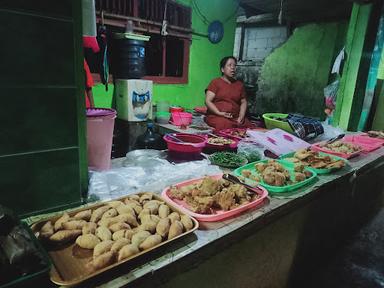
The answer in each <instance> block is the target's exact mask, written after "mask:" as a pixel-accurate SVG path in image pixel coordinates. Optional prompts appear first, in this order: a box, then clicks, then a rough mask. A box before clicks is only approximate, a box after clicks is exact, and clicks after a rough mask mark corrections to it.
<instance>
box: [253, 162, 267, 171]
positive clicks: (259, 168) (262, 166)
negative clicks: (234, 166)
mask: <svg viewBox="0 0 384 288" xmlns="http://www.w3.org/2000/svg"><path fill="white" fill-rule="evenodd" d="M266 167H267V165H266V164H264V163H257V164H255V169H256V171H258V172H260V173H262V172H263V171H264V169H265V168H266Z"/></svg>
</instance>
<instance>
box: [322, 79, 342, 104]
mask: <svg viewBox="0 0 384 288" xmlns="http://www.w3.org/2000/svg"><path fill="white" fill-rule="evenodd" d="M338 90H339V80H336V81H334V82H332V83H331V84H329V85H328V86H326V87H325V88H324V98H325V106H326V107H327V108H329V109H332V110H333V109H335V106H336V96H337V91H338Z"/></svg>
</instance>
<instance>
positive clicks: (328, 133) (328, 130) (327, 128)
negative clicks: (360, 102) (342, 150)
mask: <svg viewBox="0 0 384 288" xmlns="http://www.w3.org/2000/svg"><path fill="white" fill-rule="evenodd" d="M321 125H323V128H324V133H323V134H321V135H319V136H318V137H316V138H314V139H311V141H309V143H316V142H321V141H325V140H329V139H331V138H334V137H336V136H338V135H340V134H342V133H345V132H344V130H343V129H341V128H339V127H333V126H332V125H329V124H327V123H326V122H322V123H321Z"/></svg>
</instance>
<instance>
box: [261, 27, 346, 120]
mask: <svg viewBox="0 0 384 288" xmlns="http://www.w3.org/2000/svg"><path fill="white" fill-rule="evenodd" d="M346 27H347V26H346V23H345V22H341V23H324V24H309V25H305V26H302V27H299V28H296V29H295V31H294V33H293V34H292V36H291V37H290V38H289V39H288V40H287V41H286V42H285V43H284V44H283V45H282V46H280V47H279V48H277V49H276V50H274V51H273V52H272V53H271V54H270V55H269V56H268V57H267V58H266V59H265V62H264V65H263V67H262V69H261V72H260V77H259V80H258V87H259V90H258V92H257V95H256V107H257V108H256V113H259V114H261V113H265V112H287V113H289V112H296V113H302V114H304V115H308V116H313V117H320V118H324V116H325V115H324V112H323V111H324V96H323V89H324V87H325V86H326V85H327V83H328V80H329V76H330V69H331V66H332V63H333V59H334V56H335V53H336V52H338V49H339V48H340V46H341V45H340V43H343V42H344V38H345V31H346Z"/></svg>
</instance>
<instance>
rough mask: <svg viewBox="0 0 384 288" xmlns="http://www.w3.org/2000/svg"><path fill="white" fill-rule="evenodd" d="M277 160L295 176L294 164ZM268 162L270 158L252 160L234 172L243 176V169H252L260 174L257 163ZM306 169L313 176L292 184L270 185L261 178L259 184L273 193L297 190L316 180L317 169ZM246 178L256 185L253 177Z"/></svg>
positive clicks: (248, 181) (246, 181) (255, 173)
mask: <svg viewBox="0 0 384 288" xmlns="http://www.w3.org/2000/svg"><path fill="white" fill-rule="evenodd" d="M276 161H277V162H278V163H280V164H281V165H283V167H284V168H285V169H287V170H288V171H289V173H290V174H291V179H292V177H294V173H295V171H294V168H293V165H287V164H286V163H284V162H283V161H281V160H276ZM267 162H268V160H261V161H257V162H252V163H249V164H247V165H245V166H242V167H240V168H237V169H236V170H235V171H233V173H234V174H235V175H236V176H242V174H241V171H243V170H250V171H251V172H252V174H254V175H257V176H260V174H259V173H258V172H257V171H256V168H255V164H257V163H267ZM305 170H308V171H309V172H311V173H312V176H311V177H309V178H307V179H305V180H304V181H300V182H298V183H295V184H292V185H285V186H272V185H268V184H266V183H264V181H263V180H261V181H260V183H259V184H260V185H261V186H263V187H265V188H266V189H267V190H268V191H269V192H271V193H284V192H290V191H294V190H297V189H299V188H301V187H303V186H305V185H308V184H310V183H312V182H313V181H315V180H316V177H317V174H316V172H315V171H313V170H310V169H308V168H305ZM242 177H244V176H242ZM244 178H245V183H246V184H249V185H254V184H255V181H253V180H252V179H249V178H246V177H244ZM260 178H261V177H260Z"/></svg>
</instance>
